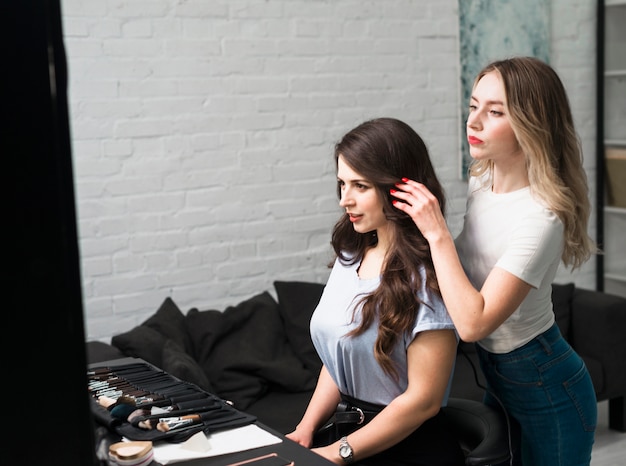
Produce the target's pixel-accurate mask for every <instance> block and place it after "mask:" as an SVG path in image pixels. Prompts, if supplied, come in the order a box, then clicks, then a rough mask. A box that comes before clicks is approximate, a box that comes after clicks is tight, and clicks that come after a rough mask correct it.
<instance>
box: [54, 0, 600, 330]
mask: <svg viewBox="0 0 626 466" xmlns="http://www.w3.org/2000/svg"><path fill="white" fill-rule="evenodd" d="M552 3H553V8H552V18H553V20H552V47H551V54H552V58H551V60H552V61H551V63H552V64H553V65H554V66H555V68H556V69H557V71H559V73H560V74H561V76H562V78H563V80H564V82H565V84H566V87H567V88H568V90H569V92H570V98H571V103H572V107H573V109H574V113H575V118H576V122H577V124H578V129H579V132H580V134H581V137H582V139H583V143H584V149H585V154H586V159H587V163H586V165H587V166H588V168H589V181H590V184H591V185H592V186H593V184H594V183H593V182H594V177H595V174H594V166H595V164H594V160H593V159H594V139H595V96H594V92H595V91H594V89H595V74H594V69H595V16H596V13H595V1H592V0H554V1H553V2H552ZM62 7H63V18H64V33H65V38H66V40H65V44H66V49H67V56H68V67H69V77H70V84H69V95H70V114H71V136H72V141H73V158H74V178H75V184H76V197H77V211H78V219H79V235H80V252H81V257H82V261H81V268H82V277H83V299H84V308H85V314H86V327H87V328H86V333H87V338H88V339H101V340H104V341H107V340H108V339H109V338H110V336H112V335H114V334H117V333H121V332H123V331H126V330H128V329H130V328H132V327H133V326H135V325H137V324H139V323H140V322H142V321H143V320H145V319H146V318H147V317H148V316H149V315H151V314H152V313H153V312H154V311H155V310H156V309H157V308H158V306H159V305H160V304H161V302H162V301H163V300H164V299H165V297H167V296H171V297H172V299H173V300H174V301H175V302H176V304H178V306H179V307H180V308H181V310H182V311H183V312H186V311H187V310H188V309H190V308H191V307H197V308H199V309H202V310H204V309H218V310H222V309H224V308H225V307H226V306H227V305H231V304H236V303H238V302H239V301H241V300H243V299H245V298H248V297H251V296H253V295H254V294H256V293H259V292H261V291H265V290H269V291H272V290H273V288H272V282H273V281H274V280H308V281H325V280H326V277H327V274H328V269H327V267H326V264H327V262H328V261H329V259H330V257H331V256H330V248H329V240H330V229H331V227H332V225H333V224H334V222H335V220H336V219H337V217H338V215H339V209H338V206H337V200H336V197H335V181H334V179H335V174H334V169H333V163H332V148H333V144H334V143H335V142H336V141H337V140H338V139H339V137H341V135H342V134H343V133H345V132H346V131H348V130H349V129H351V128H352V127H354V126H355V125H356V124H358V123H360V122H361V121H363V120H365V119H368V118H373V117H378V116H393V117H397V118H400V119H403V120H405V121H406V122H407V123H409V124H411V125H412V126H413V127H414V128H415V129H416V130H417V131H418V132H419V133H420V134H421V135H422V136H423V137H424V139H425V140H426V142H427V144H428V146H429V148H430V151H431V155H432V158H433V160H434V163H435V166H436V169H437V171H438V173H439V176H440V178H441V179H442V181H443V182H444V185H445V187H446V190H447V195H448V198H449V222H450V225H451V228H452V229H453V231H455V232H456V231H458V229H459V228H460V222H461V217H462V213H463V209H464V200H465V189H466V185H465V182H463V181H461V180H460V176H459V161H458V158H459V138H460V137H461V136H462V135H461V134H460V130H459V120H458V118H459V117H458V113H459V108H460V105H464V103H463V104H462V103H461V102H460V101H459V91H458V87H459V83H458V81H459V78H458V76H459V56H458V8H457V0H420V1H417V0H414V1H412V0H336V1H330V0H211V1H210V2H208V1H201V0H195V1H185V2H182V1H173V0H151V1H136V0H132V1H131V0H108V1H96V0H91V1H89V0H84V1H80V0H63V1H62ZM592 232H593V230H592ZM594 267H595V262H594V261H591V263H590V264H589V265H588V266H587V267H585V268H584V269H583V270H582V271H580V272H578V273H576V274H575V275H569V273H567V272H561V273H560V274H559V277H558V279H557V281H560V282H564V281H576V283H577V284H579V285H581V286H587V287H593V286H594V275H593V274H594Z"/></svg>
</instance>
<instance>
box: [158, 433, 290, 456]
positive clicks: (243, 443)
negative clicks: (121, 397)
mask: <svg viewBox="0 0 626 466" xmlns="http://www.w3.org/2000/svg"><path fill="white" fill-rule="evenodd" d="M281 442H282V440H281V439H280V438H278V437H276V436H275V435H272V434H270V433H269V432H268V431H266V430H264V429H262V428H260V427H259V426H257V425H255V424H249V425H247V426H243V427H236V428H234V429H227V430H222V431H219V432H213V433H211V434H209V435H208V436H207V435H206V434H205V433H204V432H198V433H196V434H194V435H192V436H191V437H190V438H188V439H187V440H186V441H184V442H182V443H162V444H155V445H154V447H153V449H154V460H155V461H157V462H159V463H161V464H171V463H176V462H179V461H185V460H191V459H195V458H207V457H209V456H218V455H224V454H226V453H235V452H238V451H245V450H251V449H253V448H259V447H265V446H268V445H275V444H277V443H281Z"/></svg>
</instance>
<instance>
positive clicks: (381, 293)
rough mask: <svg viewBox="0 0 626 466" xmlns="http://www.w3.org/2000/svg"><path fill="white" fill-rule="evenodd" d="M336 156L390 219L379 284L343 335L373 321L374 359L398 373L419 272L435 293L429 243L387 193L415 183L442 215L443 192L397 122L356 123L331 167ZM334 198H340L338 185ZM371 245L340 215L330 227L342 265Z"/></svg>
mask: <svg viewBox="0 0 626 466" xmlns="http://www.w3.org/2000/svg"><path fill="white" fill-rule="evenodd" d="M340 155H341V156H342V160H343V161H344V162H345V163H346V164H347V165H349V166H350V168H352V169H353V170H354V171H356V172H357V173H359V175H361V176H363V177H364V178H365V179H366V180H367V181H368V182H370V183H372V185H373V186H374V189H376V191H377V193H378V196H379V198H380V199H382V204H383V213H384V214H385V216H386V218H387V220H389V221H390V228H389V230H390V231H391V232H392V233H391V237H392V240H391V245H390V247H389V249H388V250H387V253H386V256H385V260H384V263H383V270H382V273H381V282H380V285H379V286H378V288H377V289H376V290H375V291H373V292H372V293H370V294H368V295H365V296H363V297H362V298H361V302H362V304H363V307H362V321H361V324H360V325H359V326H358V327H357V328H356V329H354V330H353V331H351V332H350V333H349V334H348V335H359V334H361V333H363V332H364V331H365V329H367V328H368V327H369V326H370V325H372V324H373V323H374V322H375V320H376V318H378V320H379V327H378V336H377V339H376V343H375V347H374V355H375V357H376V360H377V361H378V363H379V364H380V365H381V367H382V368H383V369H384V370H385V372H387V373H388V374H393V375H397V368H395V367H393V363H392V359H391V358H390V354H391V351H392V349H393V347H394V344H395V343H396V341H397V340H398V338H399V336H400V335H402V334H404V333H405V332H407V331H410V330H411V329H412V327H413V324H414V323H415V319H416V317H417V313H418V312H419V310H420V308H421V307H422V305H423V304H424V303H423V302H422V301H421V300H420V293H419V290H420V289H421V285H422V274H421V273H420V270H421V269H422V268H423V269H424V271H425V274H424V276H425V279H426V287H427V288H428V289H430V290H432V291H433V292H435V293H436V294H438V295H439V294H440V292H439V285H438V283H437V278H436V275H435V270H434V267H433V263H432V259H431V255H430V247H429V245H428V242H427V241H426V239H425V238H424V237H423V236H422V234H421V233H420V231H419V230H418V228H417V226H416V225H415V223H414V222H413V220H412V219H411V217H410V216H409V215H408V214H406V213H404V212H402V211H400V210H398V209H397V208H395V207H394V206H393V204H392V200H393V198H392V196H391V195H390V194H389V190H390V189H392V188H394V187H395V184H396V183H399V182H401V180H402V178H404V177H406V178H409V179H412V180H416V181H419V182H420V183H423V184H424V185H425V186H426V187H427V188H428V189H429V190H430V191H431V192H432V193H433V195H434V196H435V197H436V198H437V200H438V201H439V205H440V207H441V210H442V212H443V213H444V214H445V196H444V190H443V187H442V186H441V184H440V183H439V180H438V179H437V176H436V175H435V170H434V169H433V166H432V163H431V161H430V157H429V154H428V149H427V148H426V145H425V144H424V141H423V140H422V138H421V137H420V136H419V135H418V134H417V133H416V132H415V131H414V130H413V129H412V128H411V127H410V126H409V125H407V124H406V123H404V122H402V121H400V120H396V119H393V118H378V119H374V120H370V121H366V122H364V123H362V124H360V125H359V126H357V127H356V128H354V129H353V130H351V131H350V132H348V133H347V134H346V135H345V136H344V137H343V138H342V139H341V141H339V142H338V143H337V144H336V146H335V163H336V164H337V163H338V159H339V156H340ZM337 195H338V197H339V199H341V186H339V185H338V186H337ZM376 244H377V237H376V232H375V231H372V232H369V233H358V232H356V231H355V230H354V226H353V225H352V223H351V222H350V220H349V218H348V216H347V215H345V214H344V215H342V216H341V218H340V219H339V221H338V222H337V223H336V224H335V226H334V229H333V233H332V246H333V249H334V251H335V254H336V256H337V257H338V259H339V260H340V261H341V263H343V264H348V265H350V264H354V263H356V262H359V261H361V260H362V258H363V256H364V255H365V252H366V251H367V249H368V248H370V247H372V246H375V245H376ZM426 312H427V311H426Z"/></svg>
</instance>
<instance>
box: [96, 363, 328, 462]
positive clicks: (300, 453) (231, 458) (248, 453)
mask: <svg viewBox="0 0 626 466" xmlns="http://www.w3.org/2000/svg"><path fill="white" fill-rule="evenodd" d="M130 362H144V363H146V361H144V360H143V359H136V358H122V359H115V360H111V361H102V362H97V363H93V364H89V366H88V367H89V368H90V369H91V368H94V367H100V366H112V367H113V366H119V365H123V364H128V363H130ZM146 364H148V365H150V364H149V363H146ZM156 369H157V370H161V369H158V368H156ZM172 377H173V376H172ZM174 378H175V377H174ZM255 425H257V426H258V427H260V428H261V429H263V430H266V431H267V432H269V433H271V434H272V435H275V436H276V437H278V438H280V439H281V440H282V442H281V443H278V444H275V445H268V446H265V447H260V448H254V449H251V450H244V451H239V452H235V453H229V454H226V455H220V456H210V457H207V458H198V459H194V460H185V461H180V462H176V463H172V464H174V465H180V466H228V465H231V464H233V463H237V462H241V461H245V460H249V459H252V458H256V457H258V456H263V455H267V454H270V453H276V454H278V455H280V456H281V457H283V458H285V459H287V460H290V461H293V462H294V465H295V466H298V465H306V466H329V465H332V464H333V463H331V462H330V461H328V460H326V459H324V458H322V457H321V456H319V455H317V454H315V453H313V452H312V451H310V450H309V449H308V448H304V447H303V446H301V445H298V444H297V443H295V442H293V441H291V440H289V439H288V438H287V437H285V436H284V435H283V434H281V433H279V432H277V431H275V430H274V429H272V428H270V427H268V426H266V425H264V424H262V423H260V422H255ZM159 464H160V463H157V462H156V461H153V462H152V463H150V465H149V466H157V465H159ZM250 466H254V463H251V464H250Z"/></svg>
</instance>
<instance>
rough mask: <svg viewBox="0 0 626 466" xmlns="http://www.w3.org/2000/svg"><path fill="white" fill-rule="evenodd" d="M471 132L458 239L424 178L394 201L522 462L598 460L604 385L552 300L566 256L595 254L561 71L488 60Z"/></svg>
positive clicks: (478, 83)
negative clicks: (514, 433)
mask: <svg viewBox="0 0 626 466" xmlns="http://www.w3.org/2000/svg"><path fill="white" fill-rule="evenodd" d="M467 140H468V142H469V145H470V154H471V156H472V158H473V159H474V160H473V162H472V165H471V168H470V180H469V194H468V200H467V210H466V213H465V219H464V226H463V230H462V231H461V233H460V235H459V236H458V237H457V239H456V241H454V240H453V238H452V235H451V234H450V232H449V230H448V228H447V226H446V222H445V219H444V217H443V215H442V213H441V210H440V209H439V201H438V199H437V198H436V196H434V195H433V193H432V192H431V191H430V189H429V188H428V186H425V185H424V184H423V183H421V182H420V181H419V180H414V179H412V178H411V177H409V176H407V177H406V179H405V180H403V181H404V182H403V183H401V184H399V185H398V186H397V187H396V192H395V196H396V199H397V201H396V202H395V203H394V205H395V206H396V207H397V208H398V209H399V210H400V211H402V212H405V213H408V214H409V215H411V217H412V218H413V220H414V221H415V223H416V225H417V226H418V228H419V229H420V231H421V232H422V234H423V235H424V237H425V238H426V239H427V240H428V243H429V245H430V250H431V254H432V258H433V263H434V266H435V270H436V273H437V278H438V282H439V287H440V289H441V294H442V296H443V300H444V302H445V304H446V306H447V308H448V312H449V313H450V315H451V317H452V320H453V321H454V323H455V326H456V328H457V331H458V332H459V335H460V337H461V339H462V340H465V341H470V342H477V345H476V347H477V350H478V355H479V358H480V364H481V368H482V370H483V373H484V374H485V377H486V380H487V383H488V392H487V394H486V400H485V401H486V402H487V403H489V404H492V405H495V404H496V402H495V399H494V395H495V396H496V397H497V398H498V399H499V400H500V401H501V402H502V403H503V405H504V406H505V408H506V411H507V412H508V413H509V415H510V416H511V417H512V418H514V419H515V421H517V423H519V425H520V427H521V464H524V465H528V466H542V465H545V466H559V465H561V466H575V465H588V464H589V462H590V460H591V447H592V445H593V440H594V431H595V426H596V418H597V404H596V398H595V392H594V388H593V385H592V382H591V378H590V376H589V374H588V372H587V369H586V367H585V364H584V363H583V361H582V359H581V358H580V357H579V356H578V355H577V354H576V353H575V352H574V350H573V349H572V348H571V347H570V346H569V344H568V343H567V342H566V341H565V340H564V338H563V337H562V336H561V333H560V332H559V328H558V327H557V325H556V324H555V318H554V313H553V310H552V300H551V292H552V281H553V280H554V277H555V275H556V272H557V268H558V266H559V263H560V261H562V262H563V263H564V264H565V265H566V266H571V267H572V269H575V268H577V267H579V266H580V265H582V264H583V263H584V262H585V261H586V260H587V259H589V257H590V256H591V254H593V253H595V245H594V243H593V241H592V240H591V239H590V238H589V236H588V234H587V222H588V219H589V213H590V203H589V199H588V197H587V196H588V192H587V181H586V176H585V172H584V169H583V166H582V155H581V149H580V145H579V140H578V137H577V134H576V132H575V129H574V124H573V119H572V115H571V111H570V106H569V102H568V98H567V95H566V92H565V89H564V87H563V84H562V83H561V80H560V79H559V77H558V75H557V74H556V73H555V71H554V70H553V69H552V68H551V67H550V66H548V65H547V64H545V63H543V62H542V61H540V60H538V59H535V58H530V57H516V58H511V59H506V60H501V61H496V62H494V63H491V64H490V65H488V66H487V67H486V68H484V69H483V70H482V71H481V72H480V73H479V74H478V76H477V78H476V80H475V82H474V88H473V91H472V95H471V100H470V112H469V117H468V119H467ZM401 201H402V202H401ZM455 243H456V247H455ZM516 464H520V463H519V458H518V462H517V463H516Z"/></svg>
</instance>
